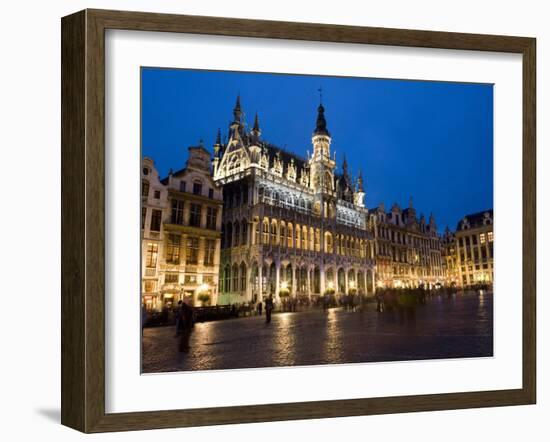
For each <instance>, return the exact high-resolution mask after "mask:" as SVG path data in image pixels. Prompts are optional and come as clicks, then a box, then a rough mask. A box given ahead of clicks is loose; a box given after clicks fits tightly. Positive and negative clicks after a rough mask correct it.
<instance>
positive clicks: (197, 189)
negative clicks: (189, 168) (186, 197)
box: [193, 180, 202, 195]
mask: <svg viewBox="0 0 550 442" xmlns="http://www.w3.org/2000/svg"><path fill="white" fill-rule="evenodd" d="M193 194H194V195H202V182H200V181H198V180H196V181H194V182H193Z"/></svg>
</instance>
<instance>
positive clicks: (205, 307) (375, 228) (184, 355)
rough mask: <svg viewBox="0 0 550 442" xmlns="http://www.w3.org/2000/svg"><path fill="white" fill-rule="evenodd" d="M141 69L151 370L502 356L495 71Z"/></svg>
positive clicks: (146, 367) (145, 359) (147, 368)
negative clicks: (497, 331)
mask: <svg viewBox="0 0 550 442" xmlns="http://www.w3.org/2000/svg"><path fill="white" fill-rule="evenodd" d="M140 80H141V86H140V87H141V90H140V94H141V96H140V99H141V110H140V118H141V122H140V132H141V133H140V140H141V146H140V149H141V165H140V167H141V171H140V172H141V173H140V179H141V183H140V189H141V195H140V196H138V195H134V196H129V197H131V198H134V197H135V198H140V199H141V206H140V207H141V226H140V227H141V229H140V239H139V241H140V242H141V269H140V272H141V274H140V275H137V274H136V278H137V277H140V278H141V293H139V294H138V293H136V305H135V306H129V308H128V314H133V313H132V312H137V306H138V304H137V302H139V303H140V304H139V305H140V306H141V310H140V311H141V318H140V320H141V328H142V333H141V367H140V369H141V373H142V374H152V373H167V372H185V371H204V370H231V369H251V368H256V369H258V368H275V367H279V368H282V367H287V368H288V367H297V366H318V365H325V364H361V363H363V364H364V363H388V362H406V361H422V360H436V359H461V358H491V357H493V356H494V355H493V302H494V293H493V270H494V259H493V256H494V241H495V238H494V231H493V227H494V222H495V219H494V213H493V178H494V177H493V120H494V115H493V104H494V96H493V94H494V85H493V84H489V83H465V82H464V83H461V82H448V81H427V80H425V81H424V80H423V81H419V80H408V79H393V78H367V77H364V78H363V77H343V76H342V77H340V76H322V75H313V74H312V75H302V74H300V75H298V74H292V73H269V72H265V73H264V72H236V71H214V70H198V69H175V68H164V67H157V66H151V67H149V66H142V67H141V72H140ZM136 227H137V226H136ZM136 241H138V238H137V237H136ZM138 296H139V298H138ZM138 299H139V301H138ZM134 307H135V309H136V310H134ZM129 344H130V343H129ZM416 363H421V362H416Z"/></svg>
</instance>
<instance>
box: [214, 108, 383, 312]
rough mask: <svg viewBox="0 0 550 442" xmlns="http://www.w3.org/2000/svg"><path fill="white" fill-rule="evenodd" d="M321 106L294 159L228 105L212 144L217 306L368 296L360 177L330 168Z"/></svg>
mask: <svg viewBox="0 0 550 442" xmlns="http://www.w3.org/2000/svg"><path fill="white" fill-rule="evenodd" d="M331 141H332V138H331V135H330V132H329V131H328V128H327V122H326V119H325V109H324V107H323V105H322V104H320V105H319V107H318V109H317V121H316V124H315V126H314V131H313V134H312V138H311V143H312V153H311V155H309V154H308V155H307V157H301V156H299V155H296V154H294V153H291V152H289V151H287V150H285V149H282V148H280V147H277V146H275V145H273V144H271V143H269V142H268V141H267V140H265V139H264V138H263V137H262V132H261V129H260V124H259V119H258V116H257V115H256V118H255V121H254V125H253V127H252V129H248V128H247V126H246V124H245V121H244V118H243V112H242V109H241V104H240V100H239V99H237V102H236V105H235V107H234V109H233V121H232V123H231V124H230V126H229V133H228V137H227V142H226V143H224V144H222V143H221V136H220V134H219V132H218V138H217V141H216V143H215V145H214V159H213V173H214V181H215V183H216V184H217V185H218V186H220V187H222V188H223V199H224V210H223V223H222V238H223V243H222V253H221V268H220V282H219V288H220V295H219V300H220V303H225V304H227V303H232V302H256V301H258V300H259V299H262V298H265V297H266V296H268V295H272V296H273V297H274V298H275V299H276V300H277V301H279V300H280V298H281V297H282V296H296V297H298V298H306V297H307V298H311V297H316V296H319V295H322V294H325V293H335V294H338V293H350V292H351V293H353V292H356V293H359V294H361V293H363V294H367V293H373V291H374V288H375V277H376V276H375V255H374V250H375V247H374V240H375V238H374V237H373V234H372V230H371V229H370V228H369V223H368V211H367V209H366V208H365V205H364V199H365V192H364V189H363V180H362V177H361V174H359V176H358V177H357V178H356V179H353V178H352V177H351V175H350V173H349V171H348V167H347V164H346V162H345V160H344V162H343V164H342V167H341V170H340V171H337V166H336V158H335V155H333V154H332V153H331Z"/></svg>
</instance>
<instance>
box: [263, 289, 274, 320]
mask: <svg viewBox="0 0 550 442" xmlns="http://www.w3.org/2000/svg"><path fill="white" fill-rule="evenodd" d="M272 310H273V297H272V296H271V295H269V297H268V298H267V299H266V300H265V322H266V323H267V324H269V323H270V322H271V311H272Z"/></svg>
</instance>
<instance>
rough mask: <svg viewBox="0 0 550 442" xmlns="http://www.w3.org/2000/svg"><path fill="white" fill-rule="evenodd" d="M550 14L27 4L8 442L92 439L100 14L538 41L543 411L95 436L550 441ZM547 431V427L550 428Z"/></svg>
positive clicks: (13, 93)
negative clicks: (75, 133) (70, 91)
mask: <svg viewBox="0 0 550 442" xmlns="http://www.w3.org/2000/svg"><path fill="white" fill-rule="evenodd" d="M545 3H546V2H542V1H535V0H522V1H521V2H519V1H514V2H510V1H503V0H501V1H495V0H490V1H484V2H481V1H479V0H477V1H472V0H462V1H460V2H452V3H451V2H442V1H436V0H434V1H429V0H415V1H407V0H400V1H393V2H390V1H387V2H379V1H368V0H367V1H357V0H355V1H353V0H339V1H338V2H334V1H332V2H327V1H321V0H317V1H310V2H305V1H304V2H301V3H300V2H297V1H296V0H294V1H293V0H277V1H270V2H261V1H258V0H231V1H227V0H225V1H215V0H201V1H198V0H195V1H193V0H191V1H187V2H183V1H170V0H157V1H155V2H154V3H153V2H147V1H144V0H135V1H118V0H88V1H82V0H73V1H68V0H65V1H62V0H51V1H49V2H38V1H34V2H33V1H29V0H19V1H18V2H15V1H11V2H5V4H4V5H3V9H2V18H3V20H2V26H1V27H0V32H1V37H2V38H1V39H0V42H1V48H2V56H3V57H2V69H1V70H0V112H1V115H2V118H1V121H2V124H1V125H0V146H1V147H0V149H1V151H0V152H1V154H2V160H3V165H4V166H3V168H2V169H3V170H2V172H1V173H0V177H1V178H0V179H1V180H2V183H1V184H2V186H1V187H0V188H1V189H2V193H3V196H4V206H3V208H2V216H1V217H0V223H1V226H2V229H1V232H2V242H1V244H2V247H1V255H0V257H1V258H0V259H1V260H2V263H1V264H2V265H1V266H0V268H1V269H2V271H1V273H0V274H1V275H2V285H1V289H0V296H1V298H0V299H2V301H3V302H2V303H1V304H0V305H1V309H0V328H1V334H0V336H1V342H2V347H1V353H0V354H1V355H2V358H1V360H2V362H1V363H0V370H1V376H0V392H1V394H0V397H1V399H0V403H1V407H2V408H1V414H0V416H2V419H1V421H2V425H1V426H0V434H1V435H2V439H4V440H23V439H29V440H33V438H41V439H42V438H46V439H48V440H59V441H68V440H81V439H84V437H85V436H83V435H81V434H79V433H77V432H75V431H73V430H70V429H67V428H64V427H62V426H61V425H59V407H60V399H59V397H60V326H59V321H60V279H59V275H60V17H61V16H63V15H67V14H70V13H72V12H74V11H77V10H79V9H83V8H86V7H93V8H106V9H127V10H142V11H154V12H171V13H184V14H197V15H215V16H227V17H242V18H258V19H273V20H289V21H309V22H323V23H340V24H353V25H364V26H383V27H400V28H413V29H430V30H445V31H456V32H476V33H494V34H508V35H525V36H534V37H537V39H538V54H537V55H538V85H537V87H538V97H537V100H538V123H539V125H538V146H539V147H538V164H539V166H538V176H539V198H538V200H539V201H538V213H539V219H538V225H539V229H538V239H539V241H538V242H539V246H538V258H539V265H538V267H539V276H540V278H539V288H538V294H539V295H538V296H539V304H538V311H539V315H538V317H539V325H538V333H539V335H538V342H539V345H538V350H539V388H538V392H539V403H538V405H536V406H530V407H508V408H498V409H496V408H494V409H480V410H465V411H446V412H433V413H414V414H406V415H388V416H375V417H357V418H341V419H329V420H316V421H298V422H284V423H267V424H253V425H250V424H249V425H232V426H223V427H210V428H199V429H179V430H162V431H154V432H151V431H148V432H139V433H118V434H106V435H96V436H92V437H93V438H94V439H96V440H114V439H116V440H150V439H151V438H152V437H160V438H185V439H191V440H198V439H200V440H201V441H208V440H218V439H221V438H223V439H224V440H234V439H237V438H238V439H240V440H262V441H271V440H280V439H281V438H292V439H298V438H303V437H307V438H308V439H316V440H331V441H333V440H335V439H341V438H342V437H349V438H358V439H366V438H368V439H372V440H376V439H384V440H388V441H391V440H405V439H406V440H411V441H412V440H422V441H432V440H433V441H436V440H437V441H439V440H445V441H448V442H451V441H464V440H482V439H486V440H533V441H539V440H540V441H542V440H548V435H549V434H550V428H549V427H550V426H549V425H548V423H547V419H548V417H547V416H548V415H549V413H550V386H549V382H548V377H547V375H546V374H547V373H548V372H549V365H550V350H549V346H548V338H549V337H550V336H549V335H550V325H549V323H548V322H545V317H544V316H545V315H544V313H543V312H545V311H546V310H547V309H548V308H550V303H549V302H548V301H547V299H546V298H545V293H546V292H547V291H548V290H549V289H550V287H549V282H550V281H549V280H548V277H547V276H546V275H545V274H544V270H545V269H544V264H545V262H547V258H548V253H549V252H548V249H549V248H550V244H549V235H548V233H547V232H546V231H545V229H544V228H543V226H544V225H545V221H546V219H547V217H548V215H549V213H550V212H549V210H550V207H549V206H550V205H549V202H548V199H547V198H545V197H544V189H547V188H548V185H549V184H550V183H549V181H550V178H548V177H550V175H548V176H547V177H545V176H544V175H543V170H545V169H544V168H545V166H546V169H548V167H549V166H550V164H549V161H550V160H549V158H550V156H549V155H548V153H547V152H546V151H545V149H544V147H545V146H547V145H549V141H550V140H549V137H550V129H548V126H546V127H545V123H546V122H548V121H549V119H550V108H549V103H548V99H549V98H550V86H549V85H548V82H547V81H545V79H547V78H550V28H549V27H548V20H549V17H550V14H549V11H547V10H546V8H545V7H546V5H545ZM545 249H546V250H545ZM545 418H546V419H545Z"/></svg>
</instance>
